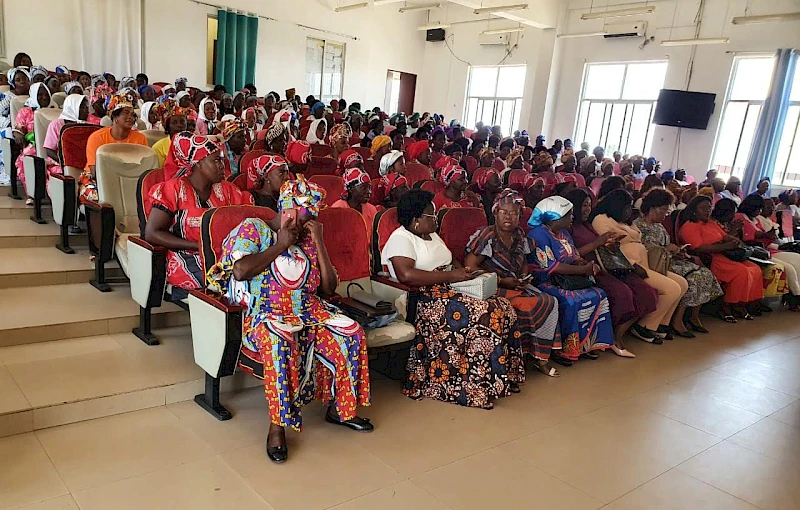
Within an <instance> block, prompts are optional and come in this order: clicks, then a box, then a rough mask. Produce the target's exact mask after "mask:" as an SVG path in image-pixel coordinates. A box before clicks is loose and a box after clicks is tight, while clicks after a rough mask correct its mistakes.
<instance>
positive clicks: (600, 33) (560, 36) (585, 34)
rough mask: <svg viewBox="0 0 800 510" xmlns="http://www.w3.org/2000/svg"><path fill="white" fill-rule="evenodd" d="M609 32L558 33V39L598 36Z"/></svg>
mask: <svg viewBox="0 0 800 510" xmlns="http://www.w3.org/2000/svg"><path fill="white" fill-rule="evenodd" d="M607 33H608V32H585V33H583V34H558V35H557V36H556V39H578V38H579V37H598V36H602V35H606V34H607Z"/></svg>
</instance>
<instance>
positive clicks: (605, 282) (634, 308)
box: [572, 224, 658, 326]
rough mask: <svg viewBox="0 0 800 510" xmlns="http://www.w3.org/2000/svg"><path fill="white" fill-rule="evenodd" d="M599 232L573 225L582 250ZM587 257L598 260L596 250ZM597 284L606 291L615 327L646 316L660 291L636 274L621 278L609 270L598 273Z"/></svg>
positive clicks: (586, 225) (653, 309)
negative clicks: (609, 272)
mask: <svg viewBox="0 0 800 510" xmlns="http://www.w3.org/2000/svg"><path fill="white" fill-rule="evenodd" d="M597 237H598V235H597V232H595V231H594V229H593V228H592V226H591V225H589V224H582V225H573V226H572V239H573V240H574V241H575V246H577V247H578V248H579V249H580V248H581V247H582V246H586V245H587V244H589V243H591V242H593V241H594V240H595V239H597ZM584 258H585V259H586V260H595V255H594V253H587V254H586V256H585V257H584ZM595 280H597V286H598V287H600V288H601V289H603V290H604V291H606V294H608V302H609V306H610V307H611V322H612V323H613V324H614V326H618V325H620V324H625V323H626V322H628V321H630V320H632V319H638V318H640V317H644V316H645V315H647V314H648V313H650V312H653V311H655V309H656V303H658V292H657V291H656V289H654V288H653V287H651V286H649V285H648V284H647V283H646V282H645V281H644V280H642V279H641V278H639V277H638V276H636V275H633V274H631V275H628V276H626V277H625V278H623V279H621V280H620V279H619V278H617V277H616V276H613V275H611V274H608V273H602V274H600V275H598V276H595Z"/></svg>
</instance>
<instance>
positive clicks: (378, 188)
mask: <svg viewBox="0 0 800 510" xmlns="http://www.w3.org/2000/svg"><path fill="white" fill-rule="evenodd" d="M382 180H383V179H372V180H371V181H370V187H371V188H372V195H371V196H370V197H369V203H370V204H372V205H381V204H383V201H384V200H385V199H386V197H385V196H383V185H382V184H383V183H382V182H381V181H382Z"/></svg>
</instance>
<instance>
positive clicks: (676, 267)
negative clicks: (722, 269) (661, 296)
mask: <svg viewBox="0 0 800 510" xmlns="http://www.w3.org/2000/svg"><path fill="white" fill-rule="evenodd" d="M669 270H670V271H672V272H673V273H676V274H678V275H679V276H683V277H684V278H685V279H686V283H688V284H689V290H687V291H686V294H684V295H683V297H682V298H681V304H682V305H683V306H688V307H693V306H700V305H704V304H706V303H708V302H710V301H713V300H715V299H717V298H718V297H720V296H721V295H722V287H721V286H720V284H719V282H718V281H717V279H716V278H715V277H714V275H713V274H712V273H711V270H710V269H708V268H707V267H702V266H698V265H697V264H695V263H694V262H691V261H689V260H681V259H674V258H673V259H672V263H671V264H670V266H669Z"/></svg>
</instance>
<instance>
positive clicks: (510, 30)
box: [481, 27, 525, 35]
mask: <svg viewBox="0 0 800 510" xmlns="http://www.w3.org/2000/svg"><path fill="white" fill-rule="evenodd" d="M524 30H525V27H508V28H493V29H491V30H484V31H483V32H481V35H498V34H513V33H514V32H522V31H524Z"/></svg>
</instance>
